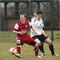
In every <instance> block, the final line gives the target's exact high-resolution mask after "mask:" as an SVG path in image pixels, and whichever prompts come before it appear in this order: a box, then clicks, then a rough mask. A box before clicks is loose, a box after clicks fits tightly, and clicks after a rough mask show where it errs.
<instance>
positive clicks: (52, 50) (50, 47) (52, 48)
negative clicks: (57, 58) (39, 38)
mask: <svg viewBox="0 0 60 60" xmlns="http://www.w3.org/2000/svg"><path fill="white" fill-rule="evenodd" d="M49 49H50V51H51V54H52V55H54V54H55V52H54V47H53V45H51V46H50V45H49Z"/></svg>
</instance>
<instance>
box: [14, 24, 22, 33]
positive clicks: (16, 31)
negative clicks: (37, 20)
mask: <svg viewBox="0 0 60 60" xmlns="http://www.w3.org/2000/svg"><path fill="white" fill-rule="evenodd" d="M18 29H19V26H18V24H15V26H14V30H13V33H15V34H23V32H21V31H18Z"/></svg>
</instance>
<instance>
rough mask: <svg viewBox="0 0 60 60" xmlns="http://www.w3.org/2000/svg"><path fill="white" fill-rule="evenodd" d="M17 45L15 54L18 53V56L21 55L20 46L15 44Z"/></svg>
mask: <svg viewBox="0 0 60 60" xmlns="http://www.w3.org/2000/svg"><path fill="white" fill-rule="evenodd" d="M16 45H17V47H16V48H17V52H18V54H20V55H21V45H20V44H16Z"/></svg>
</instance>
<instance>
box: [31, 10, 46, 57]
mask: <svg viewBox="0 0 60 60" xmlns="http://www.w3.org/2000/svg"><path fill="white" fill-rule="evenodd" d="M36 18H37V12H36V11H34V12H33V17H32V18H31V23H32V24H33V26H34V22H35V21H36ZM40 21H41V22H40V23H41V24H42V28H43V26H44V24H43V20H42V18H41V20H40ZM36 23H37V22H36ZM34 27H35V26H34ZM35 28H36V27H35ZM36 29H38V28H36ZM38 30H39V29H38ZM30 35H31V37H32V38H33V36H35V35H36V34H35V32H34V31H33V30H32V29H31V33H30ZM38 40H39V39H38ZM35 41H36V42H38V44H39V49H40V51H41V55H42V56H44V55H45V52H44V48H43V43H42V42H40V40H39V41H37V39H35Z"/></svg>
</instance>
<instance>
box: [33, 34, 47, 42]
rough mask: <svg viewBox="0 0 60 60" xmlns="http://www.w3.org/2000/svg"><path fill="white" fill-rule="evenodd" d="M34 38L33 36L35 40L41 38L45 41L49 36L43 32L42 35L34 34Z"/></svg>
mask: <svg viewBox="0 0 60 60" xmlns="http://www.w3.org/2000/svg"><path fill="white" fill-rule="evenodd" d="M32 38H33V39H34V40H35V39H39V40H40V41H41V42H44V41H45V40H46V39H47V38H48V37H47V36H44V35H43V34H41V35H36V36H33V37H32Z"/></svg>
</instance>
